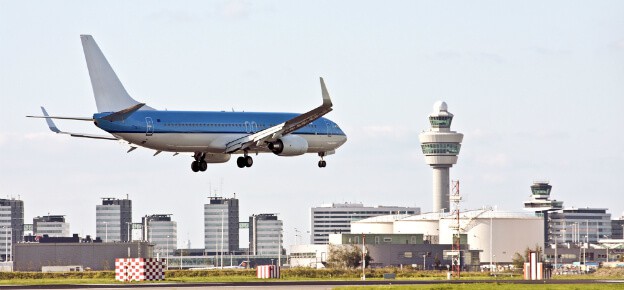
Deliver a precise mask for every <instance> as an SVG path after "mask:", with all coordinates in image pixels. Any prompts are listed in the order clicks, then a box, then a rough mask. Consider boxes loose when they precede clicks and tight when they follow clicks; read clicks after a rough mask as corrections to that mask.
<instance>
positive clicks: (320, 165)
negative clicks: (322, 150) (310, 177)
mask: <svg viewBox="0 0 624 290" xmlns="http://www.w3.org/2000/svg"><path fill="white" fill-rule="evenodd" d="M325 166H327V162H325V160H320V161H319V162H318V167H320V168H323V167H325Z"/></svg>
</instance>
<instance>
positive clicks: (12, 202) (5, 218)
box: [0, 199, 24, 261]
mask: <svg viewBox="0 0 624 290" xmlns="http://www.w3.org/2000/svg"><path fill="white" fill-rule="evenodd" d="M23 236H24V201H22V200H19V199H0V257H2V261H9V260H11V257H12V253H13V249H14V247H13V245H14V244H15V243H17V242H20V241H22V238H23ZM3 241H4V243H3Z"/></svg>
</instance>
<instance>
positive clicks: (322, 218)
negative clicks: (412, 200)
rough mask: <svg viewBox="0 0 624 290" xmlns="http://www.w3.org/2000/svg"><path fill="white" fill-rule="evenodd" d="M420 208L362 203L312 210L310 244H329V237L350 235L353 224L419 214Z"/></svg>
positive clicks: (335, 205) (327, 206) (334, 204)
mask: <svg viewBox="0 0 624 290" xmlns="http://www.w3.org/2000/svg"><path fill="white" fill-rule="evenodd" d="M419 213H420V208H419V207H401V206H374V207H373V206H364V205H363V204H362V203H330V204H323V205H320V206H318V207H313V208H312V209H311V229H312V233H311V236H310V242H311V243H312V244H316V245H322V244H327V243H329V235H330V234H337V233H348V232H350V229H351V223H352V222H354V221H359V220H362V219H367V218H370V217H375V216H381V215H389V214H419Z"/></svg>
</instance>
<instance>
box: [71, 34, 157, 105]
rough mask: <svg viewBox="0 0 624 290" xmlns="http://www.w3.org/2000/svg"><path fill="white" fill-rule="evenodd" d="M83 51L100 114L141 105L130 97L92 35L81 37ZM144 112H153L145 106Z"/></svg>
mask: <svg viewBox="0 0 624 290" xmlns="http://www.w3.org/2000/svg"><path fill="white" fill-rule="evenodd" d="M80 40H82V49H83V50H84V54H85V58H86V60H87V67H88V69H89V76H90V77H91V86H92V87H93V95H94V96H95V104H96V106H97V110H98V112H100V113H101V112H117V111H121V110H123V109H125V108H128V107H132V106H135V105H137V104H139V102H137V101H136V100H135V99H133V98H132V97H130V95H128V92H127V91H126V89H125V88H124V87H123V85H122V84H121V82H120V81H119V78H117V75H116V74H115V72H114V71H113V68H112V67H111V66H110V64H109V63H108V61H107V60H106V57H104V54H103V53H102V51H101V50H100V48H99V47H98V45H97V43H95V40H94V39H93V36H91V35H81V36H80ZM141 109H143V110H153V108H151V107H148V106H144V107H143V108H141Z"/></svg>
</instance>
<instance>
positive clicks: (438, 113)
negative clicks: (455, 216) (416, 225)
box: [418, 101, 464, 212]
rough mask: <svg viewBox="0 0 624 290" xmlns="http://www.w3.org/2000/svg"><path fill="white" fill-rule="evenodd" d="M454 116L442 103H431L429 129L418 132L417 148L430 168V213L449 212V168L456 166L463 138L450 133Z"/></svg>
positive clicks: (459, 134)
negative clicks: (431, 201)
mask: <svg viewBox="0 0 624 290" xmlns="http://www.w3.org/2000/svg"><path fill="white" fill-rule="evenodd" d="M452 121H453V114H451V113H450V112H449V111H448V107H447V105H446V103H445V102H442V101H438V102H436V103H435V104H433V113H431V115H429V123H430V124H431V128H430V129H429V131H424V132H422V133H420V135H419V136H418V139H420V144H421V145H420V146H421V147H422V151H423V154H424V155H425V162H426V163H427V164H429V165H430V166H431V167H432V169H433V211H434V212H441V211H444V212H449V211H450V204H449V191H450V186H449V185H450V184H449V169H450V168H451V166H453V164H455V163H457V155H458V154H459V149H460V147H461V142H462V140H463V139H464V134H461V133H457V132H454V131H451V122H452Z"/></svg>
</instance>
